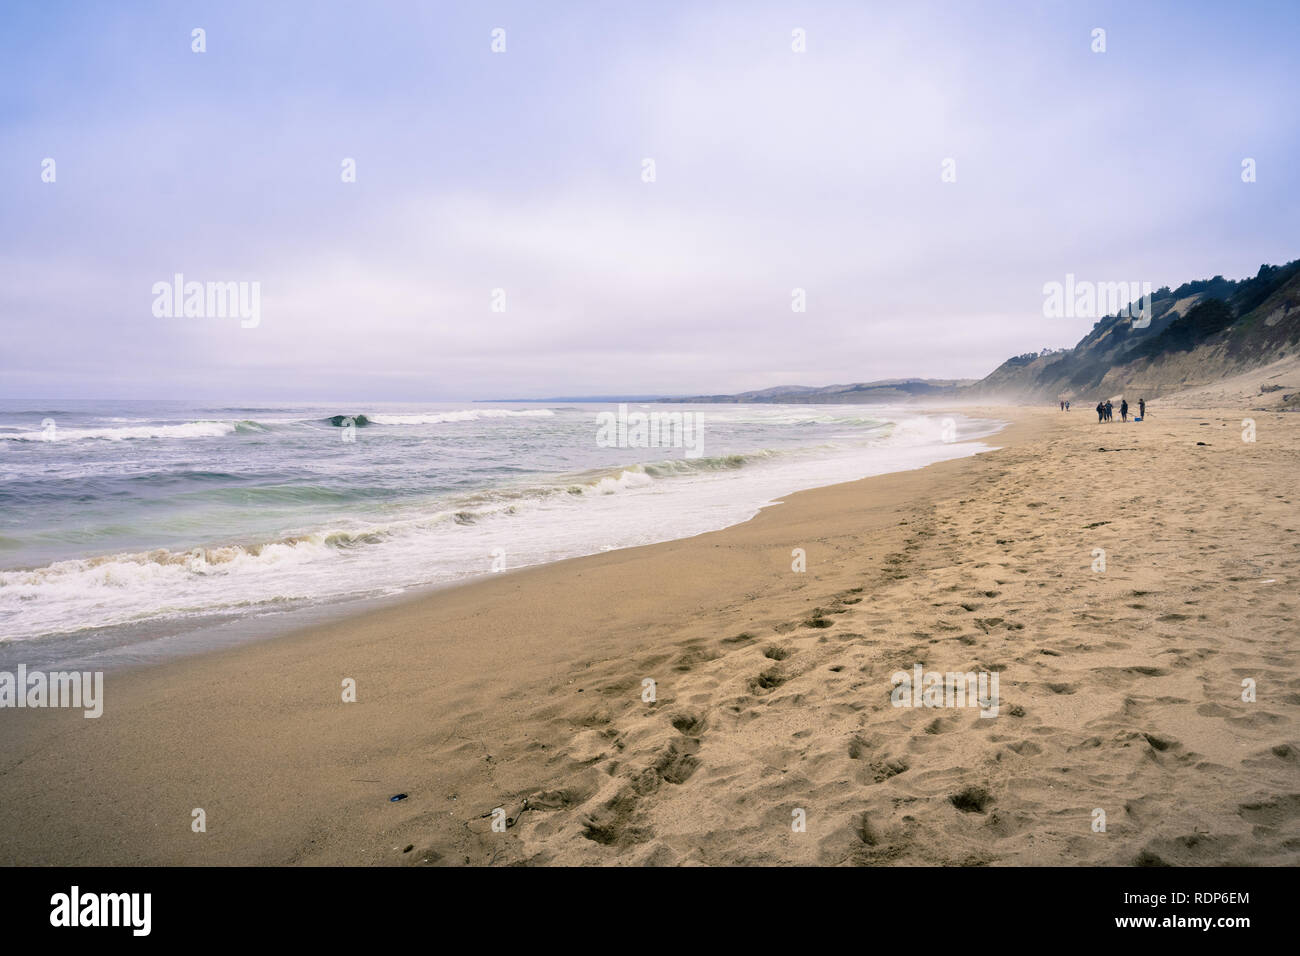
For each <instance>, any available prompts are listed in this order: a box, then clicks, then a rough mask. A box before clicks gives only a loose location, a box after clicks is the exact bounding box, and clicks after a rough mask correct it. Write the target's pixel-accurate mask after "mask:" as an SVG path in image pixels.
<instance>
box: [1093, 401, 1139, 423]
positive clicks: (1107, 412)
mask: <svg viewBox="0 0 1300 956" xmlns="http://www.w3.org/2000/svg"><path fill="white" fill-rule="evenodd" d="M1137 417H1138V418H1139V419H1142V418H1146V417H1147V400H1146V399H1145V398H1139V399H1138V413H1137ZM1119 418H1120V421H1122V422H1127V421H1128V399H1127V398H1121V399H1120V401H1119ZM1114 420H1115V407H1114V405H1112V404H1111V401H1110V399H1105V400H1103V401H1100V402H1098V403H1097V421H1099V422H1110V421H1114Z"/></svg>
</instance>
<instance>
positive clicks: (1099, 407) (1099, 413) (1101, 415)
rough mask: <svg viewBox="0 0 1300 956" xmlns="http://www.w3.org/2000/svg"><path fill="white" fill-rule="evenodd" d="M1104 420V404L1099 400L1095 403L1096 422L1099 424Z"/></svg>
mask: <svg viewBox="0 0 1300 956" xmlns="http://www.w3.org/2000/svg"><path fill="white" fill-rule="evenodd" d="M1105 420H1106V406H1105V405H1103V404H1102V403H1101V402H1098V403H1097V424H1098V425H1100V424H1101V423H1102V422H1104V421H1105Z"/></svg>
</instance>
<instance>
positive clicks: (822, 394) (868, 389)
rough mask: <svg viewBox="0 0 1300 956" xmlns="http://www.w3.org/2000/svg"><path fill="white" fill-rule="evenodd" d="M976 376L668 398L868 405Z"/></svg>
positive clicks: (936, 392)
mask: <svg viewBox="0 0 1300 956" xmlns="http://www.w3.org/2000/svg"><path fill="white" fill-rule="evenodd" d="M976 381H977V380H976V379H930V378H893V379H886V380H884V381H880V382H860V383H858V384H854V385H826V386H822V387H820V388H818V387H814V386H809V385H778V386H776V387H774V388H763V389H759V390H757V391H753V392H739V393H737V394H735V395H696V396H693V397H690V398H669V399H663V401H669V402H697V403H698V402H716V403H738V404H740V403H744V404H749V403H759V404H762V403H773V404H782V405H868V404H885V403H891V404H897V403H899V402H911V401H916V400H918V399H932V398H943V397H946V396H951V395H953V394H954V393H955V392H956V391H957V389H959V388H961V387H963V386H968V385H973V384H974V383H975V382H976Z"/></svg>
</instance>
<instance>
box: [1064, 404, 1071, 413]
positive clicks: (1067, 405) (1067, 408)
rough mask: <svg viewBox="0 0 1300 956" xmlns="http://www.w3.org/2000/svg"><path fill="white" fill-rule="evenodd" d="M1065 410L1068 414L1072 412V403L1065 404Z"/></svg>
mask: <svg viewBox="0 0 1300 956" xmlns="http://www.w3.org/2000/svg"><path fill="white" fill-rule="evenodd" d="M1065 410H1066V411H1067V412H1068V411H1069V410H1070V403H1069V402H1066V403H1065Z"/></svg>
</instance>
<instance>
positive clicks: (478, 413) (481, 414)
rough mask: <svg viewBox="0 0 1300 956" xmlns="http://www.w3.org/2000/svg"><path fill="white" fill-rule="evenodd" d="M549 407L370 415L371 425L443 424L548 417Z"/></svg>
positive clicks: (552, 413) (551, 412) (549, 414)
mask: <svg viewBox="0 0 1300 956" xmlns="http://www.w3.org/2000/svg"><path fill="white" fill-rule="evenodd" d="M554 414H555V412H554V411H552V410H551V409H549V408H525V409H519V410H515V409H507V408H473V409H466V410H464V411H459V412H431V413H429V414H426V415H371V416H369V420H370V423H371V424H373V425H443V424H446V423H448V422H472V421H478V420H480V419H484V418H550V417H551V416H553V415H554Z"/></svg>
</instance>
